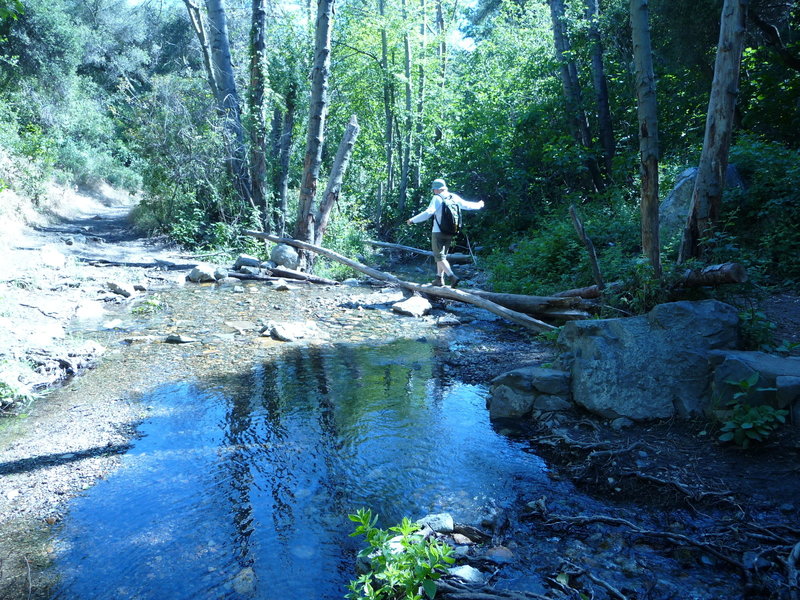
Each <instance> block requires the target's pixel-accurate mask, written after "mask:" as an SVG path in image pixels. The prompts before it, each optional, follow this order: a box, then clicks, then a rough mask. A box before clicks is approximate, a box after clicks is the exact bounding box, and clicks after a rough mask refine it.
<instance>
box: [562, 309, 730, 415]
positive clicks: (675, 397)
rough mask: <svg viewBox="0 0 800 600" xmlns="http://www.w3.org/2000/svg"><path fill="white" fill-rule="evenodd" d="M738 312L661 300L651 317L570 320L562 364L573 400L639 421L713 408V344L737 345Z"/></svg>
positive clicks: (598, 411)
mask: <svg viewBox="0 0 800 600" xmlns="http://www.w3.org/2000/svg"><path fill="white" fill-rule="evenodd" d="M738 324H739V317H738V311H737V310H736V308H734V307H733V306H730V305H728V304H725V303H723V302H719V301H717V300H703V301H700V302H688V301H683V302H671V303H667V304H660V305H658V306H656V307H655V308H654V309H653V310H652V311H650V312H649V313H647V314H646V315H642V316H638V317H627V318H618V319H599V320H591V321H570V322H568V323H567V324H566V325H565V326H564V328H563V329H562V331H561V334H560V335H559V339H558V343H559V346H560V347H562V348H564V349H565V350H566V352H565V353H564V354H562V356H561V357H560V358H559V365H560V366H561V367H562V368H564V370H567V371H569V373H570V376H571V382H572V383H571V386H572V399H573V401H574V402H575V403H576V404H579V405H580V406H583V407H584V408H586V409H587V410H589V411H590V412H593V413H595V414H598V415H600V416H602V417H606V418H610V419H616V418H618V417H627V418H629V419H632V420H634V421H641V420H648V419H666V418H670V417H673V416H676V415H677V416H680V417H691V416H698V415H702V414H705V413H707V412H708V410H709V408H710V401H711V379H712V367H711V365H710V363H709V354H710V352H711V351H712V350H733V349H735V348H736V345H737V343H738V332H739V330H738Z"/></svg>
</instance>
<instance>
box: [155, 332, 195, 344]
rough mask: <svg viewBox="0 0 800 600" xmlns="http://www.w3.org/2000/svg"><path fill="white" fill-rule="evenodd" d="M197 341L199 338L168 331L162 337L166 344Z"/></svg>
mask: <svg viewBox="0 0 800 600" xmlns="http://www.w3.org/2000/svg"><path fill="white" fill-rule="evenodd" d="M197 341H199V340H196V339H195V338H193V337H189V336H187V335H183V334H180V333H170V334H169V335H168V336H167V337H165V338H164V342H165V343H167V344H192V343H195V342H197Z"/></svg>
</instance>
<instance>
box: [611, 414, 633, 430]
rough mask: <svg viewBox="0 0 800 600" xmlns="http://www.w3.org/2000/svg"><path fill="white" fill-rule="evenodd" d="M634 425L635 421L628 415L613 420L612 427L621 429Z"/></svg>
mask: <svg viewBox="0 0 800 600" xmlns="http://www.w3.org/2000/svg"><path fill="white" fill-rule="evenodd" d="M632 425H633V421H631V420H630V419H628V418H626V417H619V418H618V419H614V420H613V421H611V429H613V430H614V431H621V430H623V429H627V428H628V427H630V426H632Z"/></svg>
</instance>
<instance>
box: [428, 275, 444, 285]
mask: <svg viewBox="0 0 800 600" xmlns="http://www.w3.org/2000/svg"><path fill="white" fill-rule="evenodd" d="M431 285H435V286H436V287H444V277H437V278H436V279H434V280H433V281H431Z"/></svg>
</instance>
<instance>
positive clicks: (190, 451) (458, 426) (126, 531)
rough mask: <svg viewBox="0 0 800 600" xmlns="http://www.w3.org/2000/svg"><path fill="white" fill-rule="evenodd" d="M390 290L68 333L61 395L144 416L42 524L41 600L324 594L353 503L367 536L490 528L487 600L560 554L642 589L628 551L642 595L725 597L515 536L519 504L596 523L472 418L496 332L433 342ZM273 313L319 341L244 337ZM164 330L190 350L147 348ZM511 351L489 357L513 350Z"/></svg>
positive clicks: (564, 489) (315, 294) (568, 542)
mask: <svg viewBox="0 0 800 600" xmlns="http://www.w3.org/2000/svg"><path fill="white" fill-rule="evenodd" d="M394 293H395V292H389V293H388V294H387V293H386V292H374V291H371V290H368V289H364V288H353V289H352V290H350V291H348V292H347V293H345V294H343V293H342V291H341V288H339V289H337V288H320V289H311V288H303V289H300V290H298V289H295V290H293V291H291V292H289V293H285V292H284V293H283V294H282V295H280V293H276V292H274V291H271V290H270V289H268V288H266V289H265V288H264V287H263V286H242V287H237V289H236V290H235V291H232V290H220V289H216V288H214V287H208V286H192V287H187V288H183V289H179V290H172V291H168V292H164V293H162V294H160V295H159V297H158V304H159V307H160V310H158V311H157V312H154V313H153V314H136V313H135V311H134V312H131V311H130V310H129V309H128V308H120V309H117V313H116V314H112V315H106V316H105V317H104V319H103V320H101V321H98V320H95V321H85V322H83V323H82V324H81V328H82V330H81V331H80V332H78V333H77V334H80V335H86V336H92V337H94V338H98V337H99V338H101V340H102V341H103V342H104V343H105V344H106V345H107V346H108V347H109V348H110V355H109V357H108V358H107V359H106V360H105V361H104V363H103V365H102V366H101V367H100V368H98V369H97V370H95V371H93V372H90V373H88V374H86V375H84V376H83V377H81V378H80V379H79V380H77V381H76V382H75V383H74V384H72V385H71V386H70V387H69V388H68V389H67V390H65V391H64V392H63V393H68V394H69V393H72V394H76V393H77V394H80V393H83V392H88V391H94V390H96V389H97V388H98V387H102V388H104V389H105V390H106V391H107V393H108V394H115V395H119V394H127V395H130V396H131V397H132V398H135V399H136V400H137V401H138V402H140V403H142V404H143V405H144V406H146V407H147V410H148V417H147V418H146V419H144V421H143V422H141V423H140V424H138V427H137V431H138V434H137V436H136V439H134V440H133V442H132V444H131V447H130V449H128V450H127V452H125V454H124V455H123V456H122V458H121V465H120V468H119V469H118V470H117V471H116V472H114V473H112V474H111V475H110V476H109V477H107V478H106V479H103V480H101V481H99V482H98V483H97V484H96V485H94V486H92V487H90V488H88V489H87V490H86V491H85V493H84V494H82V495H81V496H80V497H78V498H76V499H74V500H73V501H72V502H71V503H70V507H69V510H68V511H67V512H66V514H65V515H64V518H63V520H62V521H61V522H60V523H59V524H58V525H57V526H56V528H55V530H54V531H55V533H54V537H55V540H54V548H55V552H54V555H55V559H54V561H53V565H52V567H51V571H52V575H53V580H54V581H56V583H55V584H54V586H53V588H52V598H54V599H58V600H93V599H97V600H100V599H106V598H115V599H134V598H136V599H163V598H170V599H171V600H179V599H187V600H188V599H205V598H226V599H239V598H242V599H244V598H257V599H262V600H279V599H285V598H298V599H304V600H316V599H319V600H323V599H324V600H328V599H334V598H342V597H343V596H344V594H345V592H346V586H347V583H348V582H349V581H350V580H352V579H354V578H355V577H356V572H355V563H356V554H357V552H358V550H359V549H360V548H361V547H363V543H364V542H363V540H362V539H357V538H352V537H350V535H349V534H350V533H351V532H352V531H353V529H354V524H353V523H352V522H351V521H350V520H349V519H348V514H349V513H354V512H355V511H356V510H357V509H359V508H362V507H368V508H371V509H372V510H373V512H375V513H377V514H379V515H380V521H379V526H380V527H384V528H385V527H389V526H392V525H395V524H397V523H398V522H399V521H400V520H401V519H402V518H403V517H410V518H412V519H416V518H420V517H423V516H425V515H426V514H431V513H438V512H448V513H450V514H451V515H453V517H454V518H455V520H456V522H459V523H464V524H468V525H475V526H482V525H487V524H491V521H492V519H493V518H495V519H496V518H497V515H499V514H501V515H509V516H510V518H511V519H512V524H511V527H510V529H511V530H513V531H514V538H515V539H511V540H510V541H509V540H508V539H506V540H505V543H506V544H507V545H508V546H510V547H511V548H512V549H513V553H514V560H513V564H502V565H496V567H495V568H494V570H495V571H496V573H495V576H494V578H493V579H492V583H493V585H494V587H495V588H496V589H516V590H527V591H532V592H536V593H541V594H543V593H546V592H547V590H548V588H549V585H548V584H547V582H546V581H545V579H544V577H543V575H542V568H541V567H542V565H543V564H545V563H547V564H549V565H550V566H548V567H547V568H546V569H545V571H546V572H548V573H552V572H553V569H554V568H556V567H553V566H552V565H557V564H558V562H559V560H561V557H563V556H567V557H571V558H573V559H575V560H578V557H580V560H583V559H584V558H585V557H587V556H591V560H592V563H591V564H592V565H593V567H596V568H597V570H598V572H604V573H608V574H609V575H608V576H609V577H617V576H620V577H623V578H626V579H631V578H633V579H643V578H644V579H647V578H646V577H644V575H643V573H644V570H645V569H644V568H643V567H642V565H643V564H644V561H643V560H642V559H641V556H642V554H645V555H646V557H647V561H646V562H647V564H648V565H649V566H648V568H655V569H656V570H657V571H658V572H659V575H658V577H661V578H662V580H663V579H670V580H671V583H665V584H664V585H665V586H666V587H667V589H669V592H667V593H665V594H654V595H652V596H650V597H653V598H660V597H664V598H666V597H685V598H720V597H726V596H725V594H724V593H722V592H720V590H721V589H722V588H724V587H725V586H726V585H727V583H726V578H725V577H724V576H723V577H720V578H718V580H717V581H716V582H715V583H714V584H713V585H712V583H711V582H710V581H706V580H704V578H706V579H707V578H708V574H707V573H706V574H704V573H702V572H700V573H687V572H685V570H684V569H683V567H682V565H681V564H680V562H679V561H675V560H672V559H669V558H664V557H662V556H660V555H659V554H658V553H657V552H656V551H654V550H653V549H652V548H650V547H647V546H643V545H639V546H638V548H637V552H638V554H636V553H634V552H633V551H631V552H629V551H628V549H627V546H626V544H624V543H623V540H622V536H621V535H617V534H612V533H610V532H608V531H607V529H608V528H606V530H601V532H600V533H598V534H596V535H595V536H594V538H595V539H594V540H593V541H592V540H591V539H590V541H589V542H587V543H584V542H581V541H578V540H575V539H570V538H569V537H568V536H560V535H554V534H552V533H547V532H543V531H541V530H539V531H537V530H535V528H534V527H533V526H531V525H530V524H525V525H523V524H521V523H520V522H519V520H518V519H516V518H515V517H514V515H518V513H519V512H520V509H521V507H523V506H524V505H525V504H526V503H528V502H531V501H533V500H536V499H539V498H548V499H550V500H549V503H551V504H555V505H557V506H558V507H560V508H561V509H564V511H567V510H569V511H570V512H573V513H577V512H579V511H586V512H594V513H601V512H609V511H610V510H612V509H611V508H610V507H609V506H607V505H605V504H604V503H602V502H600V501H598V500H597V499H595V498H591V497H589V496H586V495H584V494H582V493H580V492H578V491H576V489H575V488H574V487H573V486H572V484H571V483H569V482H568V481H562V480H560V478H558V477H554V476H552V474H551V473H550V472H549V471H550V470H549V468H548V465H547V464H546V463H545V462H544V461H543V460H542V459H541V458H540V457H539V456H537V455H536V454H535V453H533V452H532V451H531V447H530V442H529V440H528V438H527V437H526V436H525V433H524V432H523V431H518V430H516V429H514V428H513V427H510V426H508V425H504V426H502V428H500V426H498V425H496V424H493V423H491V422H490V421H489V418H488V412H487V410H486V406H485V403H486V397H487V394H488V387H487V383H488V378H485V377H475V372H474V371H470V369H471V368H472V369H478V372H479V373H487V372H488V373H491V372H493V371H496V369H498V368H501V367H502V360H499V359H498V357H499V354H498V352H497V351H496V352H495V353H494V354H492V353H491V352H490V349H491V348H492V347H493V344H495V343H496V342H497V340H500V339H502V338H504V337H507V336H512V337H513V336H514V335H515V334H513V333H511V329H510V328H509V327H508V326H506V325H505V324H504V323H501V322H498V321H497V320H496V319H494V317H492V316H487V315H485V314H483V311H471V310H469V309H463V308H457V309H456V310H458V311H460V312H459V316H460V318H462V320H463V321H465V322H467V321H469V324H468V325H462V326H461V327H457V328H451V329H447V330H445V329H440V328H437V327H436V325H435V321H434V320H433V319H430V318H426V319H411V318H408V317H400V316H398V315H396V314H393V313H391V311H389V310H388V306H389V304H390V303H391V301H392V299H391V294H394ZM276 314H283V315H286V317H285V318H287V319H290V318H294V319H296V318H298V317H307V318H312V319H314V320H315V321H317V322H318V323H320V324H321V325H322V326H323V330H324V331H325V332H327V333H328V334H329V336H330V337H329V339H328V340H327V341H325V342H323V343H314V344H309V343H305V342H302V341H301V342H295V343H288V344H287V343H283V342H276V341H274V340H271V339H268V338H263V337H259V336H258V335H257V330H258V326H257V322H258V321H259V320H260V319H262V318H263V317H264V316H265V315H269V317H270V318H273V319H274V318H276V317H275V315H276ZM251 325H252V326H251ZM165 333H179V334H181V335H185V336H188V337H191V338H193V339H196V340H198V342H197V343H193V344H164V343H154V342H153V341H152V340H153V339H155V338H156V337H157V336H162V337H163V335H164V334H165ZM141 340H150V341H145V342H142V341H141ZM515 343H516V344H517V345H514V344H511V345H509V346H507V347H506V349H508V348H511V349H514V348H516V349H518V350H519V351H520V353H524V352H525V351H526V349H525V348H526V346H527V347H528V348H527V349H528V350H529V349H530V348H529V346H530V344H524V343H519V342H515ZM495 350H496V348H495ZM502 352H503V351H502V350H500V354H502ZM507 354H508V352H507V351H506V356H504V357H503V358H505V359H508V358H509V357H508V356H507ZM522 358H524V357H522ZM493 363H494V364H493ZM494 374H499V373H498V372H494ZM661 518H668V516H666V515H664V516H662V517H661ZM653 581H654V582H655V581H656V578H655V576H654V577H653ZM715 586H719V587H718V588H717V589H714V587H715ZM703 588H707V593H706V591H704V593H688V591H687V590H697V589H703ZM673 591H675V592H678V593H679V595H678V596H673V595H671V594H672V593H673ZM684 591H687V593H686V594H683V595H681V593H682V592H684Z"/></svg>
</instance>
